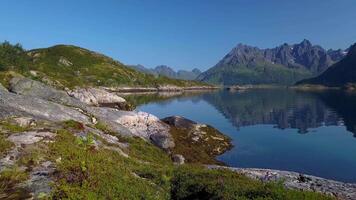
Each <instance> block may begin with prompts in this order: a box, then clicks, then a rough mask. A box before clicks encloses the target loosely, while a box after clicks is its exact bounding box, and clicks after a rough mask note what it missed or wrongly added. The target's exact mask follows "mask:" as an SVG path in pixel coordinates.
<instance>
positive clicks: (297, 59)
mask: <svg viewBox="0 0 356 200" xmlns="http://www.w3.org/2000/svg"><path fill="white" fill-rule="evenodd" d="M343 57H345V54H344V51H334V50H330V51H326V50H325V49H324V48H322V47H321V46H319V45H313V44H312V43H311V42H310V41H309V40H307V39H304V40H302V41H301V42H300V43H297V44H288V43H283V44H281V45H279V46H277V47H274V48H267V49H260V48H258V47H253V46H249V45H246V44H242V43H238V44H237V45H236V46H235V47H234V48H233V49H232V50H231V51H230V52H229V53H228V54H226V55H225V56H224V57H223V59H221V60H220V61H219V62H218V63H217V64H216V65H215V66H214V67H212V68H211V69H209V70H208V71H206V72H204V73H202V75H200V76H199V77H198V79H199V80H203V81H207V82H209V81H210V80H211V81H212V82H211V83H224V84H270V83H273V84H279V83H282V82H283V83H282V84H285V83H287V82H288V83H289V84H292V83H294V81H298V80H300V79H302V78H307V77H311V76H315V75H318V74H320V73H322V72H324V71H325V70H326V69H327V68H328V67H329V66H331V65H332V64H334V63H335V62H337V61H339V60H340V59H342V58H343ZM287 73H288V74H289V75H288V76H290V78H286V77H283V74H287ZM234 74H236V75H234ZM257 74H258V75H257ZM255 76H258V77H255ZM217 77H219V78H217ZM288 79H289V80H288Z"/></svg>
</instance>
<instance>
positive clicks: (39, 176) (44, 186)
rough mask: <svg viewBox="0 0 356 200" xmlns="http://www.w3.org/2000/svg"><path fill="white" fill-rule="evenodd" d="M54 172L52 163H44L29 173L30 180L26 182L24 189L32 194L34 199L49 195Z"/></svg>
mask: <svg viewBox="0 0 356 200" xmlns="http://www.w3.org/2000/svg"><path fill="white" fill-rule="evenodd" d="M54 172H55V167H54V165H53V163H52V162H50V161H46V162H43V163H42V164H41V165H39V166H37V167H35V168H34V169H33V170H32V171H31V173H30V178H29V180H28V181H27V182H26V185H25V187H26V188H28V190H29V191H30V192H31V193H32V194H33V196H34V197H35V199H37V198H41V197H42V198H43V197H44V196H43V195H49V194H50V192H51V190H52V188H51V184H53V180H52V175H53V173H54Z"/></svg>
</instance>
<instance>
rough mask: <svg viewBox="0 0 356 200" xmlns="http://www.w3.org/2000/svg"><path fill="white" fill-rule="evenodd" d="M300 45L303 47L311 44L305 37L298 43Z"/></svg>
mask: <svg viewBox="0 0 356 200" xmlns="http://www.w3.org/2000/svg"><path fill="white" fill-rule="evenodd" d="M300 45H302V46H304V47H308V46H312V43H311V42H310V41H309V40H307V39H303V41H302V42H301V43H300Z"/></svg>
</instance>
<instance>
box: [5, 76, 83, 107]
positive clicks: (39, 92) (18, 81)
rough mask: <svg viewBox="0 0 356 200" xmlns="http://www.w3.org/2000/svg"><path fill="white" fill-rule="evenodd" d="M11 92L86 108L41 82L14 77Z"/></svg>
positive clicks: (64, 93)
mask: <svg viewBox="0 0 356 200" xmlns="http://www.w3.org/2000/svg"><path fill="white" fill-rule="evenodd" d="M9 90H10V91H11V92H13V93H16V94H21V95H25V96H32V97H37V98H41V99H44V100H47V101H53V102H57V103H60V104H63V105H69V106H74V107H78V108H84V107H85V105H84V104H83V103H81V102H80V101H78V100H77V99H75V98H72V97H70V96H69V95H68V94H67V93H66V92H64V91H62V90H57V89H54V88H52V87H50V86H48V85H46V84H43V83H41V82H38V81H35V80H32V79H29V78H24V77H14V78H12V79H11V80H10V88H9Z"/></svg>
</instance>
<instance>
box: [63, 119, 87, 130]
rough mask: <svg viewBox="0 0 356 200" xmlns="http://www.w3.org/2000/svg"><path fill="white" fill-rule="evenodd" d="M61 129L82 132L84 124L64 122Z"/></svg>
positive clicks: (71, 121)
mask: <svg viewBox="0 0 356 200" xmlns="http://www.w3.org/2000/svg"><path fill="white" fill-rule="evenodd" d="M63 127H64V128H65V129H74V130H84V124H83V123H80V122H77V121H74V120H67V121H64V122H63Z"/></svg>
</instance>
